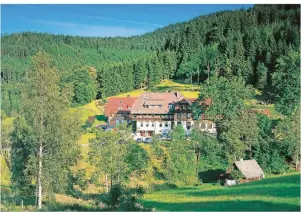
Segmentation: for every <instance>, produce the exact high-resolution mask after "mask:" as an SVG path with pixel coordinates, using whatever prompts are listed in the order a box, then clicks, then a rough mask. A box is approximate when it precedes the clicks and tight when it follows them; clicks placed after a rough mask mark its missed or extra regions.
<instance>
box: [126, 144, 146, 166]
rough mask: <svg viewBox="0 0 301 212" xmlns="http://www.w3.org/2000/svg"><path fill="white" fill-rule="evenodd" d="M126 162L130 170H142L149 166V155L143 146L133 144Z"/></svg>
mask: <svg viewBox="0 0 301 212" xmlns="http://www.w3.org/2000/svg"><path fill="white" fill-rule="evenodd" d="M126 163H127V165H128V168H129V172H133V171H138V172H141V171H142V170H144V169H146V168H148V167H149V165H150V164H149V163H150V162H149V155H148V153H147V152H146V151H145V149H143V148H141V147H140V146H139V145H138V144H136V143H135V144H131V145H130V146H129V150H128V152H127V155H126Z"/></svg>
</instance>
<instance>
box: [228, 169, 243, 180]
mask: <svg viewBox="0 0 301 212" xmlns="http://www.w3.org/2000/svg"><path fill="white" fill-rule="evenodd" d="M243 177H244V176H243V175H242V173H241V172H240V171H239V170H237V169H234V170H233V171H232V172H231V178H232V179H233V180H239V179H241V178H243Z"/></svg>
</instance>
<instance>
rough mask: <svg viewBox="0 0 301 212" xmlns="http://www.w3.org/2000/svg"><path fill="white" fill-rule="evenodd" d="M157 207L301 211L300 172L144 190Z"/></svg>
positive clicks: (151, 204) (149, 204) (147, 202)
mask: <svg viewBox="0 0 301 212" xmlns="http://www.w3.org/2000/svg"><path fill="white" fill-rule="evenodd" d="M142 202H143V203H144V204H145V206H147V207H152V208H156V210H158V211H300V174H299V173H296V174H290V175H280V176H273V177H269V178H267V179H264V180H261V181H255V182H251V183H246V184H241V185H238V186H234V187H222V186H219V185H213V184H203V185H201V186H197V187H186V188H177V189H172V190H164V191H158V192H154V193H150V194H145V195H144V198H143V200H142Z"/></svg>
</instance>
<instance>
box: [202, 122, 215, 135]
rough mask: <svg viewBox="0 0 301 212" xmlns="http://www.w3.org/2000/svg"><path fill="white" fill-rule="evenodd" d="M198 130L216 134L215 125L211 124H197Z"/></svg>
mask: <svg viewBox="0 0 301 212" xmlns="http://www.w3.org/2000/svg"><path fill="white" fill-rule="evenodd" d="M199 129H200V130H201V131H206V132H210V133H216V125H215V124H214V123H212V122H201V123H199Z"/></svg>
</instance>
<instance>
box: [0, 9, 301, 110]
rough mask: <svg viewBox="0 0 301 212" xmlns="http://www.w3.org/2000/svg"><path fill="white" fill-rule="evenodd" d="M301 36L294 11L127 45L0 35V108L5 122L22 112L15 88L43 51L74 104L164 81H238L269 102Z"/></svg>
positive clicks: (239, 16)
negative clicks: (71, 92) (68, 87)
mask: <svg viewBox="0 0 301 212" xmlns="http://www.w3.org/2000/svg"><path fill="white" fill-rule="evenodd" d="M299 30H300V6H299V5H255V6H254V7H253V8H250V9H248V10H243V9H242V10H236V11H223V12H217V13H214V14H210V15H206V16H200V17H197V18H195V19H192V20H190V21H188V22H183V23H178V24H173V25H170V26H167V27H164V28H161V29H158V30H156V31H154V32H152V33H147V34H145V35H141V36H134V37H129V38H121V37H116V38H87V37H78V36H66V35H51V34H45V33H30V32H24V33H17V34H11V35H2V49H1V57H2V58H1V59H2V66H1V83H2V85H3V86H2V96H1V98H2V109H3V110H4V111H5V112H6V113H8V114H10V115H12V114H13V113H15V112H18V111H19V110H20V106H19V105H20V101H21V100H20V99H21V98H20V95H21V88H20V86H21V84H22V82H23V81H24V76H25V73H26V71H29V70H30V59H31V57H32V56H33V55H34V54H35V53H37V52H38V51H41V50H43V51H46V52H47V53H49V54H50V55H51V56H52V58H53V62H54V65H55V66H56V67H57V69H58V70H59V72H60V74H61V83H62V85H64V84H65V83H72V84H73V89H74V93H75V96H74V99H73V104H74V105H81V104H84V103H87V102H89V101H90V100H92V99H95V98H96V97H97V98H101V97H106V96H111V95H115V94H118V93H121V92H127V91H131V90H133V89H137V88H141V87H146V86H148V87H153V86H155V85H156V84H158V83H159V82H160V80H162V79H169V78H182V79H186V80H187V81H188V82H193V83H201V82H203V81H204V80H206V79H207V78H208V77H209V78H210V75H223V76H226V77H231V76H237V75H239V76H242V77H243V78H244V79H245V81H246V82H247V83H249V84H252V85H253V86H255V87H256V88H258V89H259V90H262V91H264V93H265V94H267V95H266V96H267V98H269V99H271V100H272V101H273V98H274V97H275V98H276V97H277V96H279V95H283V94H281V90H283V87H281V85H279V83H275V82H277V79H279V78H281V74H278V75H277V67H278V69H279V71H281V70H280V69H281V67H282V69H285V67H283V66H285V65H283V63H282V66H281V65H279V64H280V63H281V61H282V62H283V61H291V62H292V63H295V62H299V45H300V34H299V33H300V31H299ZM294 60H298V61H294ZM279 67H280V68H279ZM274 73H276V74H274ZM298 73H299V72H298ZM275 76H276V77H275ZM277 76H278V77H277ZM286 84H287V83H286ZM288 84H291V85H292V86H293V83H288ZM279 86H280V87H279ZM283 86H285V85H283ZM289 89H290V88H289ZM277 92H278V93H277ZM298 92H299V91H298ZM295 94H296V92H295V91H292V95H289V96H290V99H287V101H292V100H294V99H296V98H295V96H294V95H295ZM297 99H299V98H297ZM294 101H295V100H294Z"/></svg>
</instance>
